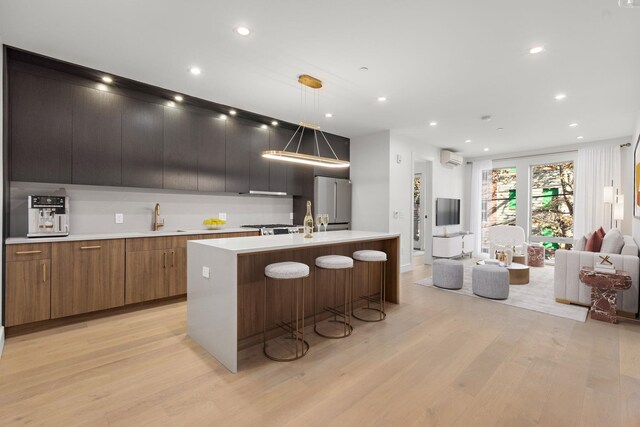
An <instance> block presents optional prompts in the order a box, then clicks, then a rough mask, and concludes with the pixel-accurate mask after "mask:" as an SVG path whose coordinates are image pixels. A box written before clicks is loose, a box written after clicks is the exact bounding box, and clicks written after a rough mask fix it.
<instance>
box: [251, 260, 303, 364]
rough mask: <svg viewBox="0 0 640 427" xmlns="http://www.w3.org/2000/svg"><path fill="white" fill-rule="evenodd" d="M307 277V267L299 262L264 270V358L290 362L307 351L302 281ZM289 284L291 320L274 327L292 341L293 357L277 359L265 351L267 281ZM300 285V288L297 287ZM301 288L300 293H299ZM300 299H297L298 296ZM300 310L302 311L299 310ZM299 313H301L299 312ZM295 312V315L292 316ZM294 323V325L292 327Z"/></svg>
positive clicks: (268, 267) (269, 267)
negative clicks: (286, 334)
mask: <svg viewBox="0 0 640 427" xmlns="http://www.w3.org/2000/svg"><path fill="white" fill-rule="evenodd" d="M307 277H309V266H308V265H307V264H303V263H300V262H278V263H275V264H269V265H267V266H266V267H265V269H264V311H263V318H262V320H263V322H262V325H263V327H262V351H263V353H264V355H265V356H267V357H268V358H269V359H271V360H275V361H276V362H291V361H293V360H297V359H300V358H301V357H303V356H304V355H305V354H307V352H308V351H309V343H308V342H306V341H305V339H304V279H305V278H307ZM268 279H272V280H273V281H292V282H291V319H290V321H289V322H285V321H282V320H280V321H277V322H276V325H277V326H278V327H280V328H282V329H283V330H284V331H285V332H287V333H288V334H291V336H290V337H289V339H292V340H294V346H295V349H294V351H295V356H291V357H277V356H274V355H273V354H270V353H269V351H267V306H268V303H267V299H268V298H267V295H268V293H267V280H268ZM299 285H300V286H299ZM299 288H302V292H299ZM300 293H301V294H302V295H301V298H299V294H300ZM300 308H302V310H300ZM300 311H301V312H300ZM294 312H295V314H294ZM294 323H295V325H294Z"/></svg>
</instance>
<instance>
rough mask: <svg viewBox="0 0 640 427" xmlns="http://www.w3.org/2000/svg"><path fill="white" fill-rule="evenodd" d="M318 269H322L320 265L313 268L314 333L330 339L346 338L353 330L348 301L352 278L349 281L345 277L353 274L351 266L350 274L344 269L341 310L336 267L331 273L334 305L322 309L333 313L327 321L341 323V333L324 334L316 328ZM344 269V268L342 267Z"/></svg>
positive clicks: (350, 294)
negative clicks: (340, 308) (339, 318)
mask: <svg viewBox="0 0 640 427" xmlns="http://www.w3.org/2000/svg"><path fill="white" fill-rule="evenodd" d="M318 270H322V267H316V269H315V274H314V292H315V294H314V306H313V307H314V310H313V311H314V317H313V330H314V331H315V333H316V334H318V335H320V336H321V337H324V338H331V339H339V338H346V337H348V336H349V335H351V333H352V332H353V325H351V309H350V307H351V306H350V301H351V297H352V295H353V279H352V280H350V281H347V279H348V278H349V277H352V274H353V268H351V270H352V272H351V275H350V274H349V273H348V272H347V271H345V277H344V279H345V280H344V301H343V303H342V311H340V310H339V307H340V305H338V271H337V270H338V269H335V270H334V274H333V279H334V283H333V285H334V286H333V302H334V306H333V307H325V308H324V309H323V310H324V311H328V312H329V313H331V314H332V315H333V319H331V318H330V320H328V322H329V323H342V324H343V332H342V334H341V335H328V334H325V333H323V332H320V331H319V330H318V322H317V318H316V314H317V311H318V309H317V306H316V303H317V296H318V282H317V280H318V279H317V273H318ZM343 270H346V269H343ZM338 317H341V318H342V320H338Z"/></svg>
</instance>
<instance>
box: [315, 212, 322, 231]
mask: <svg viewBox="0 0 640 427" xmlns="http://www.w3.org/2000/svg"><path fill="white" fill-rule="evenodd" d="M316 225H317V226H318V233H319V232H320V231H322V230H320V226H321V225H322V215H320V214H318V215H317V216H316Z"/></svg>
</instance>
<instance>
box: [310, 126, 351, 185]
mask: <svg viewBox="0 0 640 427" xmlns="http://www.w3.org/2000/svg"><path fill="white" fill-rule="evenodd" d="M324 135H325V137H326V138H327V140H328V141H329V143H330V144H331V148H333V151H334V152H335V154H336V155H337V156H338V159H340V160H347V161H348V160H349V139H348V138H343V137H341V136H337V135H332V134H327V133H325V134H324ZM318 145H319V146H320V155H321V156H322V157H329V158H332V159H334V158H335V156H334V154H333V152H332V151H331V149H330V148H329V146H328V145H327V142H326V141H325V140H324V138H322V136H320V135H319V136H318ZM315 175H322V176H328V177H331V178H349V168H340V169H338V168H315Z"/></svg>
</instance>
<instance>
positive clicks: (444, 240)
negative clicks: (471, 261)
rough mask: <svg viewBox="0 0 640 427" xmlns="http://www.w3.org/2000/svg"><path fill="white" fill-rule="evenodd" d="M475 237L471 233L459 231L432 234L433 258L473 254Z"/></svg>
mask: <svg viewBox="0 0 640 427" xmlns="http://www.w3.org/2000/svg"><path fill="white" fill-rule="evenodd" d="M474 245H475V237H474V235H473V233H467V232H459V233H451V234H447V235H443V234H441V235H437V236H433V251H432V253H433V257H434V258H461V257H464V256H466V255H469V258H471V257H472V256H473V246H474Z"/></svg>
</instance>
